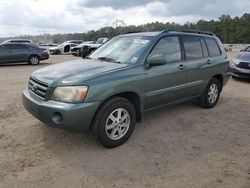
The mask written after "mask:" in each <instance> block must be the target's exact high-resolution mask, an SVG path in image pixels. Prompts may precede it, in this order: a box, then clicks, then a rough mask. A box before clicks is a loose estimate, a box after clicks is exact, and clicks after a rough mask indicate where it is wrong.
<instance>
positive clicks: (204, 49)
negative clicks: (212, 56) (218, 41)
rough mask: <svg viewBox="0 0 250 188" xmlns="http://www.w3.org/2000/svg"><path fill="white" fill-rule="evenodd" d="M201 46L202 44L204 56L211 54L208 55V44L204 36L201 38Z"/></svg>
mask: <svg viewBox="0 0 250 188" xmlns="http://www.w3.org/2000/svg"><path fill="white" fill-rule="evenodd" d="M201 46H202V51H203V55H204V57H208V56H209V55H208V50H207V45H206V43H205V41H204V39H203V38H201Z"/></svg>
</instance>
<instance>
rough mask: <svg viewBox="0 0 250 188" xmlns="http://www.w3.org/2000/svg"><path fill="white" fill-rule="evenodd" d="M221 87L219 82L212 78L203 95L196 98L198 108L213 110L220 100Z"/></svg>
mask: <svg viewBox="0 0 250 188" xmlns="http://www.w3.org/2000/svg"><path fill="white" fill-rule="evenodd" d="M221 87H222V86H221V84H220V82H219V81H218V80H217V79H216V78H212V79H211V80H210V82H209V83H208V85H207V88H206V89H205V91H204V92H203V94H202V95H201V96H200V97H199V98H198V102H199V104H200V106H201V107H203V108H213V107H214V106H215V105H216V104H217V102H218V100H219V98H220V92H221Z"/></svg>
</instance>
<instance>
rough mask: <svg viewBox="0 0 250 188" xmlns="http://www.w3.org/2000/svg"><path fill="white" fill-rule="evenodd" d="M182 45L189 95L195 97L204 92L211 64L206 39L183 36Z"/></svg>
mask: <svg viewBox="0 0 250 188" xmlns="http://www.w3.org/2000/svg"><path fill="white" fill-rule="evenodd" d="M182 43H183V47H184V51H185V60H186V61H185V64H186V68H187V87H188V89H187V95H188V97H193V96H197V95H200V93H201V92H202V91H203V90H204V87H205V86H206V77H207V71H208V70H209V69H210V66H211V62H210V59H209V57H208V50H207V47H206V44H205V42H204V39H203V38H201V37H200V36H196V35H183V36H182Z"/></svg>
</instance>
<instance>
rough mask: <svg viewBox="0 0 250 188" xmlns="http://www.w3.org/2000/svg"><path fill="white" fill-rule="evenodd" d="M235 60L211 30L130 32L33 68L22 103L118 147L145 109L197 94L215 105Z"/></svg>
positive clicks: (202, 103) (61, 124) (48, 119)
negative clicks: (80, 54) (82, 55)
mask: <svg viewBox="0 0 250 188" xmlns="http://www.w3.org/2000/svg"><path fill="white" fill-rule="evenodd" d="M228 64H229V62H228V60H227V55H226V52H225V50H224V48H223V46H222V44H221V42H220V40H219V39H218V38H217V37H216V36H215V35H214V34H211V33H207V32H201V31H192V32H191V31H183V32H180V31H169V30H165V31H162V32H146V33H131V34H124V35H120V36H117V37H114V38H113V39H111V40H110V41H108V42H107V43H105V44H104V45H102V46H101V47H100V48H98V49H97V50H95V51H94V52H93V53H92V54H91V55H89V56H88V58H86V59H84V60H76V61H71V62H65V63H62V64H56V65H52V66H47V67H45V68H43V69H40V70H37V71H35V72H34V73H32V75H31V77H30V81H29V84H28V88H27V89H26V90H24V92H23V104H24V106H25V108H26V109H27V110H28V111H29V112H30V113H31V114H33V115H34V116H35V117H36V118H38V119H39V120H41V121H43V122H45V123H47V124H50V125H52V126H55V127H58V128H71V129H73V128H76V129H91V130H92V131H93V133H94V135H95V136H96V138H97V140H99V141H100V142H101V143H102V144H103V145H104V146H106V147H116V146H119V145H121V144H123V143H124V142H126V141H127V140H128V138H129V137H130V135H131V134H132V132H133V129H134V127H135V124H136V121H140V120H141V118H142V117H143V112H145V111H149V110H152V109H155V108H157V107H162V106H164V105H169V104H173V103H179V102H183V101H187V100H191V99H197V100H198V103H199V104H200V106H201V107H203V108H213V107H214V106H215V105H216V104H217V102H218V100H219V97H220V93H221V91H222V88H223V86H224V85H225V84H226V83H227V81H228V78H229V74H228ZM34 85H35V86H37V87H36V88H34ZM208 113H209V111H208ZM156 136H157V135H156Z"/></svg>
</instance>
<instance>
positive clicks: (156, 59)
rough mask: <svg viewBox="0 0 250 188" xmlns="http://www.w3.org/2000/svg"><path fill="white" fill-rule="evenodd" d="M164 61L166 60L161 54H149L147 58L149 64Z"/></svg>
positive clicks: (158, 63) (160, 63) (152, 64)
mask: <svg viewBox="0 0 250 188" xmlns="http://www.w3.org/2000/svg"><path fill="white" fill-rule="evenodd" d="M166 63H167V60H166V58H165V56H164V55H163V54H155V55H152V56H149V58H148V65H149V66H159V65H165V64H166Z"/></svg>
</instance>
